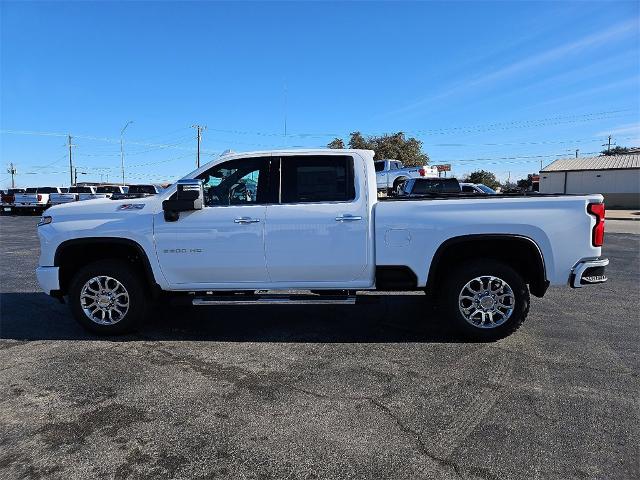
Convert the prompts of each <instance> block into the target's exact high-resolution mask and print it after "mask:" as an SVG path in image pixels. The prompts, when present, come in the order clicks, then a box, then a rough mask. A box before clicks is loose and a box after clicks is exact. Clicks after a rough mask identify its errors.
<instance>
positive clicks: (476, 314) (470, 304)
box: [445, 260, 530, 340]
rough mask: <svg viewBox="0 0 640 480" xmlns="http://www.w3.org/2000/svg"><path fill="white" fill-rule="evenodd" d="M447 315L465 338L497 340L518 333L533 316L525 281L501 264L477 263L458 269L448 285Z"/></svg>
mask: <svg viewBox="0 0 640 480" xmlns="http://www.w3.org/2000/svg"><path fill="white" fill-rule="evenodd" d="M445 292H446V305H445V308H446V312H447V313H448V314H449V316H450V318H451V320H452V321H453V322H454V325H455V327H456V328H457V330H459V331H460V332H461V333H462V334H463V335H465V336H467V337H469V338H472V339H476V340H495V339H498V338H502V337H506V336H507V335H509V334H511V333H513V332H514V331H516V330H517V329H518V328H519V327H520V325H522V323H523V322H524V321H525V319H526V318H527V314H528V313H529V301H530V297H529V289H528V288H527V285H526V283H525V281H524V280H523V278H522V277H521V276H520V275H519V274H518V272H516V271H515V270H514V269H513V268H511V267H510V266H509V265H507V264H505V263H502V262H500V261H493V260H477V261H472V262H470V263H467V264H462V265H459V266H458V267H457V268H455V269H454V270H453V271H452V272H451V274H449V276H448V278H447V279H446V281H445Z"/></svg>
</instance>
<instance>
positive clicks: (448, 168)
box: [435, 163, 451, 172]
mask: <svg viewBox="0 0 640 480" xmlns="http://www.w3.org/2000/svg"><path fill="white" fill-rule="evenodd" d="M435 167H436V168H437V169H438V171H439V172H450V171H451V164H450V163H445V164H444V165H436V166H435Z"/></svg>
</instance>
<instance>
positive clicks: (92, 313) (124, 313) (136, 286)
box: [69, 260, 149, 335]
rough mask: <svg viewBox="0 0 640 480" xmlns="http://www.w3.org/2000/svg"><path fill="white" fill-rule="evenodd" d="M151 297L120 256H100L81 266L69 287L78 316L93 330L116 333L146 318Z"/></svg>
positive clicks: (133, 326) (73, 309)
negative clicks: (101, 258)
mask: <svg viewBox="0 0 640 480" xmlns="http://www.w3.org/2000/svg"><path fill="white" fill-rule="evenodd" d="M148 303H149V302H148V298H147V295H146V292H145V289H144V285H143V284H142V282H141V281H140V279H139V277H138V275H136V274H135V272H133V271H132V270H131V268H130V267H129V266H128V265H127V264H126V263H124V262H122V261H120V260H99V261H97V262H93V263H91V264H89V265H87V266H85V267H84V268H82V269H81V270H80V271H78V273H77V274H76V275H75V276H74V278H73V280H72V282H71V286H70V288H69V305H70V307H71V311H72V313H73V315H74V317H75V319H76V320H77V321H78V322H79V323H80V324H81V325H82V326H83V327H85V328H86V329H87V330H90V331H92V332H94V333H99V334H106V335H117V334H121V333H126V332H130V331H132V330H134V329H135V328H136V327H137V326H138V325H139V324H140V323H141V322H142V320H143V319H144V317H145V314H146V312H147V308H148Z"/></svg>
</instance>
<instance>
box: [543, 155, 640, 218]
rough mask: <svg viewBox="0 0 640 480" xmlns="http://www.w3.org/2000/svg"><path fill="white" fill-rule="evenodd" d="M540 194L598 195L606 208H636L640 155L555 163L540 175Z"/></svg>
mask: <svg viewBox="0 0 640 480" xmlns="http://www.w3.org/2000/svg"><path fill="white" fill-rule="evenodd" d="M540 193H601V194H602V195H604V201H605V203H606V205H607V207H617V208H630V209H635V208H640V154H638V153H634V154H629V155H610V156H599V157H584V158H565V159H561V160H556V161H555V162H553V163H552V164H550V165H548V166H547V167H545V168H544V169H542V171H541V172H540Z"/></svg>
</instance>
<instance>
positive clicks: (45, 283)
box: [36, 267, 60, 295]
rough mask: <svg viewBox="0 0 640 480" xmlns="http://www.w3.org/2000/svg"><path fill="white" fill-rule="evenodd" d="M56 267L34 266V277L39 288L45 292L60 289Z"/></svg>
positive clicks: (48, 293) (48, 292)
mask: <svg viewBox="0 0 640 480" xmlns="http://www.w3.org/2000/svg"><path fill="white" fill-rule="evenodd" d="M58 272H59V268H58V267H38V268H36V278H37V279H38V284H39V285H40V288H41V289H42V290H43V291H44V292H45V293H46V294H47V295H51V292H55V291H58V290H60V279H59V275H58Z"/></svg>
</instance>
